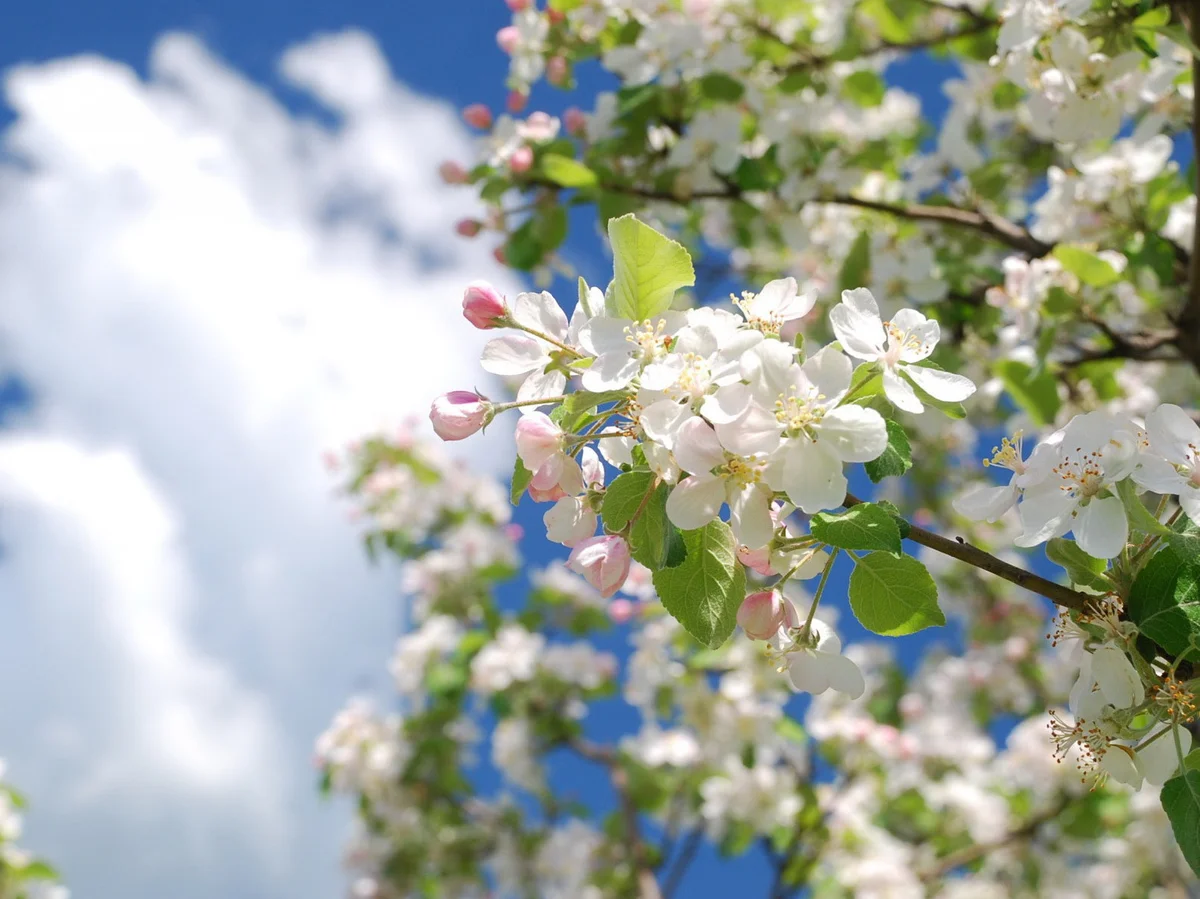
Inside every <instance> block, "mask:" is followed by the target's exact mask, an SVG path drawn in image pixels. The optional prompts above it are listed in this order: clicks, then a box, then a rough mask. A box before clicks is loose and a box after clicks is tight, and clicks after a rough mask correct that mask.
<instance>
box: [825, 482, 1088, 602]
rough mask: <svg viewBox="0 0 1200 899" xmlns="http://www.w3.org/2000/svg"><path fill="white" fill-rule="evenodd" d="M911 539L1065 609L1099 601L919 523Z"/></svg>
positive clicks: (849, 499) (854, 500) (853, 502)
mask: <svg viewBox="0 0 1200 899" xmlns="http://www.w3.org/2000/svg"><path fill="white" fill-rule="evenodd" d="M861 502H862V500H861V499H859V498H858V497H856V496H854V495H852V494H849V493H847V494H846V499H845V501H844V503H843V505H845V506H846V507H847V508H849V507H850V506H857V505H858V504H859V503H861ZM908 539H909V540H911V541H912V542H913V543H919V544H920V545H921V546H924V547H928V548H929V549H932V550H934V551H935V552H939V553H941V554H942V555H944V556H950V557H951V558H954V559H958V560H959V561H960V562H966V563H967V564H968V565H972V566H974V567H975V568H979V569H981V570H983V571H987V572H989V573H991V574H994V575H996V576H997V577H1001V578H1004V580H1006V581H1009V582H1011V583H1014V584H1016V585H1017V586H1018V587H1023V588H1024V589H1026V590H1028V591H1030V592H1031V593H1036V594H1038V595H1039V596H1044V597H1046V599H1048V600H1050V601H1051V602H1053V603H1056V604H1057V605H1060V606H1062V607H1063V608H1064V609H1074V610H1075V611H1077V612H1082V611H1083V610H1085V609H1086V608H1087V607H1088V606H1089V605H1090V604H1091V603H1093V602H1094V601H1095V599H1096V597H1095V596H1091V595H1089V594H1087V593H1080V592H1079V591H1078V590H1072V589H1071V588H1070V587H1064V586H1063V585H1062V584H1056V583H1054V581H1050V580H1047V579H1046V578H1044V577H1040V576H1039V575H1036V574H1034V573H1033V572H1032V571H1026V570H1025V569H1024V568H1018V567H1017V566H1016V565H1010V564H1009V563H1008V562H1005V561H1003V560H1001V559H997V558H996V557H995V556H993V555H992V554H991V553H987V552H984V551H983V550H982V549H980V548H979V547H977V546H972V545H971V544H970V543H967V542H966V541H965V540H963V539H962V538H961V537H959V538H956V539H954V540H948V539H946V538H945V537H943V536H941V535H940V534H935V533H933V532H932V531H927V530H925V529H924V528H920V527H917V526H916V525H915V524H909V530H908Z"/></svg>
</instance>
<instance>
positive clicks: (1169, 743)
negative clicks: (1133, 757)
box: [1137, 724, 1192, 787]
mask: <svg viewBox="0 0 1200 899" xmlns="http://www.w3.org/2000/svg"><path fill="white" fill-rule="evenodd" d="M1172 731H1174V733H1172ZM1175 737H1179V746H1178V747H1176V746H1175ZM1180 750H1182V751H1183V755H1184V757H1185V758H1186V757H1187V754H1188V753H1189V752H1191V751H1192V734H1191V732H1190V731H1189V730H1188V729H1187V728H1186V727H1177V726H1176V725H1174V724H1168V725H1167V727H1166V729H1165V730H1162V731H1157V732H1156V733H1154V734H1152V735H1151V737H1150V739H1149V740H1146V741H1143V743H1142V745H1140V746H1138V748H1137V762H1138V767H1139V768H1140V769H1141V772H1142V774H1143V775H1144V776H1145V778H1146V780H1147V781H1149V782H1150V783H1152V784H1154V786H1156V787H1161V786H1162V785H1163V784H1165V783H1166V782H1167V781H1168V780H1170V779H1171V778H1172V777H1174V776H1175V772H1176V771H1178V770H1179V752H1180Z"/></svg>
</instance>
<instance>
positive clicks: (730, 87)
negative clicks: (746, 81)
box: [700, 72, 746, 103]
mask: <svg viewBox="0 0 1200 899" xmlns="http://www.w3.org/2000/svg"><path fill="white" fill-rule="evenodd" d="M745 92H746V88H745V86H744V85H743V84H742V82H740V81H738V80H737V79H736V78H733V77H731V76H729V75H726V74H725V73H724V72H710V73H709V74H707V75H705V76H704V77H703V78H701V79H700V93H701V94H703V95H704V96H705V97H708V99H710V100H724V101H726V102H729V103H733V102H736V101H737V100H740V99H742V94H744V93H745Z"/></svg>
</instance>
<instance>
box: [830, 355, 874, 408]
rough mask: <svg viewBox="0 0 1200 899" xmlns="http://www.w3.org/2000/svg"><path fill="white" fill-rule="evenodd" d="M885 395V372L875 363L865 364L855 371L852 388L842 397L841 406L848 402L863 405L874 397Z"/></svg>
mask: <svg viewBox="0 0 1200 899" xmlns="http://www.w3.org/2000/svg"><path fill="white" fill-rule="evenodd" d="M882 394H883V372H882V371H880V368H879V365H878V364H876V363H874V362H863V363H862V364H861V365H859V366H858V368H856V369H854V374H853V375H851V377H850V386H849V388H847V390H846V395H845V396H843V397H842V399H841V403H840V405H845V404H846V403H847V402H851V403H862V402H863V401H865V400H870V399H871V398H872V397H876V396H880V395H882Z"/></svg>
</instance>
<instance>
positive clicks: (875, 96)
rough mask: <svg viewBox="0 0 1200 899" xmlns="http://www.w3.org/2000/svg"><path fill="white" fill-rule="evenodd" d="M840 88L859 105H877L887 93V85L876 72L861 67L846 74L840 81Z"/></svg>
mask: <svg viewBox="0 0 1200 899" xmlns="http://www.w3.org/2000/svg"><path fill="white" fill-rule="evenodd" d="M842 90H843V91H844V92H845V94H846V96H847V97H848V98H849V99H851V100H853V101H854V102H855V103H857V104H858V105H859V106H878V105H879V104H880V103H882V102H883V95H884V94H886V93H887V85H886V84H885V83H884V81H883V79H882V78H881V77H880V76H879V74H878V73H876V72H872V71H871V70H870V69H862V70H860V71H858V72H854V73H853V74H851V75H849V76H847V78H846V80H845V81H843V82H842Z"/></svg>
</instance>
